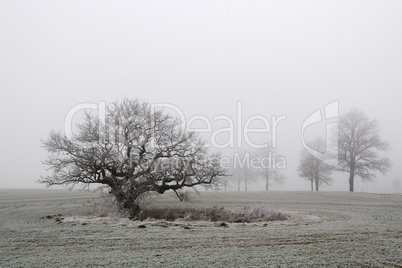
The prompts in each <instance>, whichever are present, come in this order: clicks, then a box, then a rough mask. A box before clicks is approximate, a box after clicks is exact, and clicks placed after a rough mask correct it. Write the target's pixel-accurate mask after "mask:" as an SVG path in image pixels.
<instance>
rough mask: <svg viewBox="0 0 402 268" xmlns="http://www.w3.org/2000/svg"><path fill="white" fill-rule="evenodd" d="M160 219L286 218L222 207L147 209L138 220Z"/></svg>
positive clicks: (257, 210) (264, 211)
mask: <svg viewBox="0 0 402 268" xmlns="http://www.w3.org/2000/svg"><path fill="white" fill-rule="evenodd" d="M148 218H150V219H160V220H167V221H174V220H178V219H182V220H185V221H212V222H217V221H226V222H245V223H249V222H265V221H283V220H286V216H285V215H284V214H283V213H281V212H278V211H273V210H269V209H265V208H248V207H245V208H242V209H234V210H226V209H224V207H217V206H214V207H212V208H201V209H195V208H148V209H146V210H143V211H142V212H141V214H140V216H139V220H145V219H148Z"/></svg>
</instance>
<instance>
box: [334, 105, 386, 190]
mask: <svg viewBox="0 0 402 268" xmlns="http://www.w3.org/2000/svg"><path fill="white" fill-rule="evenodd" d="M338 131H339V135H338V147H339V152H338V158H339V160H338V162H339V163H338V170H339V171H343V172H348V173H349V191H351V192H353V191H354V178H355V175H357V176H359V177H360V178H362V180H363V181H373V180H375V179H376V177H375V174H374V173H375V172H376V171H379V172H380V173H382V174H385V173H386V172H387V171H388V169H389V168H390V167H391V162H390V160H389V159H388V158H386V157H381V156H380V155H379V152H380V151H386V150H387V149H388V148H389V145H388V143H386V142H384V141H382V140H381V138H380V135H379V129H378V124H377V122H376V121H375V120H369V118H368V117H367V116H366V115H365V114H364V113H363V112H361V111H359V110H352V111H351V112H349V113H347V114H345V115H343V116H341V117H340V119H339V130H338Z"/></svg>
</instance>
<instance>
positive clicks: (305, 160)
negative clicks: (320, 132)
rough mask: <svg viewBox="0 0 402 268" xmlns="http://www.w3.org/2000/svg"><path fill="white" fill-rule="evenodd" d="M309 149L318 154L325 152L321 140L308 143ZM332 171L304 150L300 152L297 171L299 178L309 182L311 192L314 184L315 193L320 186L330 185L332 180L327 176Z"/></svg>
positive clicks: (331, 168)
mask: <svg viewBox="0 0 402 268" xmlns="http://www.w3.org/2000/svg"><path fill="white" fill-rule="evenodd" d="M309 147H310V148H312V149H314V150H316V151H318V152H323V151H324V150H325V143H324V142H323V141H322V139H316V140H314V141H312V142H309ZM333 169H334V168H333V167H332V166H330V165H327V164H325V163H324V162H323V161H322V160H320V159H318V158H316V157H315V156H313V155H312V154H310V153H309V152H307V151H306V150H303V151H302V153H301V158H300V164H299V169H298V171H299V176H300V177H302V178H305V179H306V180H308V181H310V183H311V191H313V189H314V187H313V185H314V184H315V190H316V191H318V190H319V186H320V185H323V184H326V185H330V184H331V182H332V179H331V178H330V177H329V176H330V175H331V173H332V171H333Z"/></svg>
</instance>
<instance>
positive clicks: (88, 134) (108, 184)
mask: <svg viewBox="0 0 402 268" xmlns="http://www.w3.org/2000/svg"><path fill="white" fill-rule="evenodd" d="M151 108H152V107H151V105H150V104H148V103H146V102H141V101H139V100H128V99H125V100H124V101H122V102H116V103H114V104H113V105H110V106H108V107H106V111H105V118H104V120H101V118H99V117H98V115H94V114H91V113H90V112H88V113H86V116H85V117H84V118H83V119H82V120H81V121H82V122H81V124H79V125H77V130H76V132H75V135H74V137H67V136H66V135H65V134H63V133H62V132H57V131H51V133H50V135H49V137H48V139H47V140H44V141H42V144H43V147H44V148H45V149H46V150H47V151H48V153H49V155H48V159H47V160H45V161H44V164H46V165H47V166H48V167H49V173H48V174H47V175H46V176H43V177H42V178H41V179H40V180H39V182H41V183H44V184H46V185H47V186H51V185H72V186H73V185H76V184H79V185H82V186H84V187H89V186H90V185H100V186H101V187H103V188H107V189H108V190H109V192H110V194H112V195H113V196H114V197H115V199H116V201H117V202H118V203H119V204H120V205H121V207H123V208H126V209H128V210H130V211H131V213H132V215H133V216H136V215H138V213H139V212H140V210H141V207H140V204H139V202H140V200H141V198H142V197H143V196H144V194H146V193H149V192H158V193H161V194H162V193H164V192H166V191H173V192H175V193H176V195H177V197H178V198H180V199H183V198H185V195H184V194H183V192H182V189H184V188H186V187H194V186H199V185H202V186H207V187H215V186H217V187H219V186H222V182H225V179H227V178H228V176H229V175H232V176H233V177H234V178H236V179H237V180H238V187H240V182H241V181H244V183H245V187H246V189H247V182H248V180H249V179H252V178H262V179H264V180H265V182H266V190H268V188H269V185H270V184H271V183H274V182H276V183H282V182H283V181H284V177H283V176H282V175H281V173H280V172H279V171H280V169H277V168H278V166H277V165H278V163H276V164H274V165H273V166H272V163H271V164H269V163H266V162H265V163H264V161H270V160H269V155H268V156H267V155H266V154H269V153H272V152H257V153H256V155H250V156H249V157H252V160H250V161H251V162H249V164H250V166H247V165H246V166H244V165H238V166H237V167H235V166H229V167H224V166H222V165H221V162H222V156H221V155H220V154H219V153H212V152H209V151H208V148H206V147H205V146H204V144H205V142H204V141H202V140H201V139H200V138H199V137H198V136H197V135H196V133H194V132H189V131H185V130H183V129H182V127H181V126H182V124H181V122H180V121H179V120H177V119H176V118H175V117H173V116H171V115H169V114H167V113H165V112H163V111H154V110H153V109H151ZM311 144H312V146H313V147H314V146H315V147H314V148H316V149H317V150H321V148H322V147H323V146H324V144H323V143H322V142H321V141H315V142H312V143H311ZM338 144H339V165H338V166H336V167H335V168H334V167H330V166H327V165H326V164H324V163H323V162H322V161H318V159H316V158H315V157H314V156H312V155H311V154H308V153H306V152H303V153H302V157H301V161H300V166H299V174H300V176H301V177H304V178H306V179H307V180H309V181H310V182H311V184H312V185H313V184H314V183H315V184H316V189H317V190H318V188H319V185H320V184H323V183H326V184H328V183H330V182H331V179H330V175H331V172H333V171H335V170H336V171H342V172H347V173H349V185H350V188H349V190H350V191H353V190H354V178H355V176H360V177H361V178H362V179H363V180H366V181H367V180H368V181H370V180H374V179H375V172H376V171H379V172H382V173H385V172H386V171H387V170H388V169H389V167H390V162H389V160H388V159H387V158H382V157H380V155H379V152H380V151H383V150H386V149H387V148H388V144H387V143H385V142H383V141H382V140H381V139H380V137H379V131H378V126H377V123H376V122H375V121H374V120H369V119H368V118H367V117H366V116H365V115H364V114H363V113H362V112H359V111H357V110H355V111H352V112H350V113H348V114H346V115H344V116H342V117H341V118H340V121H339V143H338ZM264 154H265V155H264ZM247 161H248V160H247ZM271 161H272V155H271ZM251 164H252V165H251Z"/></svg>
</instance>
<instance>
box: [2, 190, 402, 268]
mask: <svg viewBox="0 0 402 268" xmlns="http://www.w3.org/2000/svg"><path fill="white" fill-rule="evenodd" d="M98 198H99V194H97V193H88V192H75V191H71V192H68V191H63V190H0V237H1V239H0V267H96V266H104V267H402V249H401V246H402V225H401V220H402V195H400V194H368V193H349V192H239V193H238V192H225V193H222V192H205V193H202V194H201V195H195V196H194V199H193V200H192V203H180V202H178V201H177V200H175V199H174V198H173V196H172V195H169V194H165V195H163V196H160V198H158V199H156V200H155V201H154V202H156V203H154V204H153V205H155V206H162V207H172V206H173V207H174V206H185V207H188V206H193V207H198V208H202V207H212V206H223V207H225V208H228V209H230V208H236V207H264V208H267V209H272V210H277V211H282V212H284V213H287V215H288V218H289V219H288V220H286V221H281V222H279V221H277V222H269V223H257V224H244V223H230V224H228V227H221V226H220V224H219V223H206V222H186V221H177V222H165V221H150V220H147V221H143V222H133V221H129V220H122V219H113V218H96V217H92V216H88V212H90V211H92V210H93V204H94V203H95V202H97V201H96V200H98ZM139 225H145V227H146V228H138V226H139Z"/></svg>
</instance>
